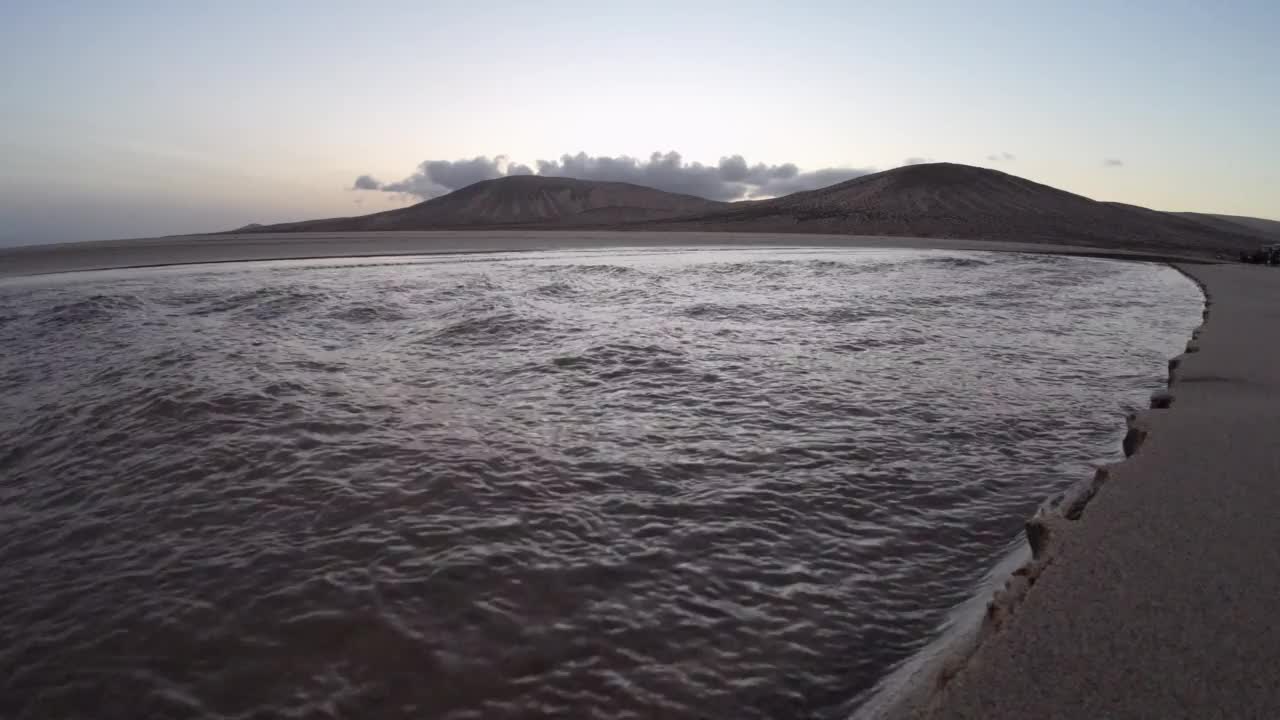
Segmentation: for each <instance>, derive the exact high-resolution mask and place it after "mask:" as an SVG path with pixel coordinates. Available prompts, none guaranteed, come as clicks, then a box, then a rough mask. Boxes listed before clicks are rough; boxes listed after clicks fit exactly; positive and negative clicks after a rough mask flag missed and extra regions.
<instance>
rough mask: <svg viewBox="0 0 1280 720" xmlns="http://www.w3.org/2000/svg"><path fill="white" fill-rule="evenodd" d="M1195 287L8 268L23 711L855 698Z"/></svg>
mask: <svg viewBox="0 0 1280 720" xmlns="http://www.w3.org/2000/svg"><path fill="white" fill-rule="evenodd" d="M1202 303H1203V298H1202V297H1201V295H1200V293H1199V291H1198V290H1197V288H1196V287H1195V286H1194V285H1193V284H1192V283H1191V282H1190V281H1188V280H1186V279H1185V278H1184V277H1183V276H1181V275H1180V274H1179V273H1177V272H1176V271H1174V270H1172V269H1170V268H1167V267H1164V266H1159V265H1150V264H1140V263H1129V262H1117V261H1109V260H1096V259H1085V258H1064V257H1055V256H1046V255H1026V254H996V253H977V252H938V251H907V250H865V249H863V250H845V251H841V250H832V249H813V250H806V249H795V248H791V249H785V250H771V249H763V248H750V249H745V248H737V249H735V248H721V249H713V250H709V249H703V250H678V249H662V250H637V251H629V250H623V249H609V250H600V251H574V252H530V253H496V254H473V255H445V256H427V257H415V258H395V259H392V258H388V259H370V258H361V259H358V260H356V259H352V260H310V261H276V262H258V263H232V264H223V265H206V266H185V267H171V268H153V269H136V270H119V271H104V272H91V273H74V274H65V275H51V276H40V277H33V278H21V279H15V280H7V281H3V282H0V348H3V350H2V351H0V637H3V638H4V642H3V643H0V716H3V717H13V718H23V717H30V718H45V717H60V718H75V717H85V718H90V717H92V718H108V717H120V718H142V717H200V718H258V717H293V718H313V717H314V718H324V717H360V718H364V717H369V718H372V717H377V718H398V717H405V718H449V719H462V718H532V717H572V718H654V717H662V718H734V719H743V718H845V717H848V715H849V714H850V713H851V712H853V711H854V710H856V708H857V707H858V706H859V704H860V703H861V702H863V701H864V700H865V699H866V698H867V697H868V695H869V693H871V692H872V691H873V690H874V688H875V687H876V686H877V683H879V682H881V681H882V680H883V679H884V678H885V677H886V676H887V675H888V674H889V673H890V672H891V671H892V670H893V669H894V668H895V667H897V666H898V665H900V664H901V663H902V662H904V661H906V660H907V659H908V658H910V657H911V656H912V654H913V653H915V652H917V651H919V650H920V649H921V648H922V647H924V646H925V645H926V644H927V643H929V642H930V641H931V640H932V639H934V638H935V637H936V635H937V633H938V631H939V628H940V626H941V625H942V624H943V623H944V622H945V620H946V619H947V617H948V613H949V612H950V611H951V610H952V609H953V608H955V607H957V606H959V605H960V604H962V603H964V602H965V601H966V600H968V599H970V598H971V597H973V596H974V593H975V592H978V590H979V587H980V583H981V582H982V580H983V578H984V576H985V575H986V573H987V572H988V571H989V570H990V568H992V567H993V566H994V565H996V564H997V563H998V562H999V561H1000V559H1001V558H1003V557H1006V556H1007V555H1008V554H1009V553H1010V552H1011V551H1012V550H1013V549H1014V548H1016V547H1018V545H1019V544H1020V543H1022V542H1023V540H1022V537H1021V532H1022V526H1023V522H1024V520H1025V519H1026V518H1027V517H1028V516H1029V515H1030V514H1031V513H1032V512H1033V511H1034V510H1035V508H1036V507H1037V506H1038V505H1039V504H1040V503H1041V502H1042V501H1043V500H1044V499H1045V498H1046V497H1049V496H1051V495H1053V494H1054V493H1056V492H1058V491H1060V490H1062V489H1064V488H1065V487H1067V486H1069V485H1071V484H1072V483H1074V482H1077V481H1080V480H1083V479H1086V478H1088V477H1089V476H1091V474H1092V469H1093V468H1094V467H1095V466H1096V465H1098V464H1101V463H1105V462H1109V461H1113V460H1115V459H1118V458H1119V457H1120V440H1121V437H1122V435H1123V430H1124V416H1125V414H1126V413H1129V412H1133V411H1135V410H1138V409H1141V408H1143V407H1145V406H1146V404H1147V398H1148V396H1149V395H1150V394H1151V393H1152V392H1153V391H1155V390H1158V389H1160V388H1162V387H1163V384H1164V381H1165V378H1166V362H1167V360H1168V359H1169V358H1170V357H1173V356H1175V355H1177V354H1178V353H1179V352H1180V351H1181V349H1182V347H1183V345H1184V344H1185V343H1186V340H1187V338H1188V336H1189V335H1190V333H1191V330H1192V329H1193V328H1194V327H1195V326H1196V325H1198V324H1199V322H1200V311H1201V308H1202Z"/></svg>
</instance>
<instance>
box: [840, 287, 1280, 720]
mask: <svg viewBox="0 0 1280 720" xmlns="http://www.w3.org/2000/svg"><path fill="white" fill-rule="evenodd" d="M1171 265H1172V267H1174V269H1175V270H1178V271H1179V272H1181V273H1182V274H1183V275H1185V276H1186V277H1188V278H1189V279H1190V280H1191V281H1192V282H1194V283H1195V284H1196V285H1197V286H1198V287H1199V288H1200V290H1201V293H1202V294H1203V295H1204V298H1205V306H1204V310H1203V312H1202V323H1201V325H1200V326H1199V327H1198V328H1196V329H1195V330H1193V332H1192V334H1191V338H1190V339H1189V340H1188V342H1187V345H1186V348H1185V351H1184V352H1183V353H1182V354H1180V355H1178V356H1176V357H1174V358H1172V359H1170V361H1169V376H1168V381H1167V390H1166V391H1163V392H1157V393H1155V394H1154V395H1153V396H1152V398H1151V403H1150V405H1151V407H1150V409H1148V410H1146V411H1143V412H1141V413H1138V414H1137V415H1135V416H1130V417H1129V418H1127V425H1128V431H1127V433H1126V436H1125V441H1124V450H1125V454H1126V458H1125V459H1124V460H1123V461H1121V462H1118V463H1115V464H1112V465H1109V466H1105V467H1104V468H1102V469H1100V470H1099V472H1098V474H1097V475H1095V477H1094V478H1093V479H1092V480H1091V481H1085V483H1083V484H1082V485H1077V486H1076V487H1075V488H1074V489H1073V490H1072V491H1069V492H1068V493H1067V494H1066V495H1065V496H1064V497H1063V498H1061V499H1059V500H1058V502H1057V503H1052V502H1051V504H1050V506H1048V507H1042V509H1041V510H1040V511H1039V512H1037V513H1036V515H1035V516H1034V517H1033V518H1031V519H1030V520H1029V521H1028V523H1027V539H1028V544H1029V545H1031V546H1032V548H1033V556H1032V558H1031V560H1030V561H1029V562H1028V563H1026V564H1025V565H1023V566H1022V567H1021V568H1019V569H1018V570H1017V571H1015V572H1014V573H1013V575H1012V576H1010V577H1009V578H1008V580H1007V582H1006V584H1005V586H1004V587H1003V588H1002V589H1001V590H999V591H998V592H996V593H995V596H994V597H993V598H992V600H991V602H990V604H989V606H988V611H987V614H986V616H985V617H984V618H983V620H982V622H981V626H980V628H979V629H978V630H977V631H976V633H975V635H976V641H975V642H973V643H971V644H968V645H966V646H952V647H951V649H950V650H951V652H950V654H949V655H948V656H947V659H946V662H945V663H942V664H940V665H936V666H935V668H934V669H935V671H936V672H935V673H934V674H933V675H931V676H929V677H926V678H921V680H922V682H920V683H917V684H915V685H913V686H911V687H910V688H907V690H906V692H905V693H904V694H903V695H902V696H901V697H899V698H898V699H897V702H895V703H894V704H893V705H892V707H891V708H889V710H888V711H887V712H885V713H881V714H878V715H866V716H862V715H858V716H855V717H884V718H899V717H910V718H1002V717H1051V718H1082V719H1083V718H1097V717H1277V716H1280V687H1278V686H1277V685H1276V684H1275V682H1274V673H1273V672H1271V671H1270V670H1269V668H1273V667H1275V666H1276V664H1277V662H1280V644H1278V643H1280V629H1278V628H1276V627H1275V623H1274V622H1272V621H1271V618H1272V617H1273V616H1274V598H1275V597H1277V596H1280V578H1278V577H1277V576H1276V574H1275V573H1274V572H1273V571H1274V568H1275V567H1276V566H1277V565H1280V547H1278V546H1277V543H1280V528H1277V527H1275V525H1276V524H1275V523H1274V520H1273V519H1274V517H1275V516H1276V514H1277V513H1280V486H1278V485H1277V483H1276V482H1275V478H1276V477H1277V476H1278V475H1280V443H1278V442H1277V440H1276V437H1277V433H1278V432H1280V411H1278V410H1277V407H1278V406H1280V404H1278V403H1276V402H1275V401H1276V399H1277V398H1276V396H1277V395H1278V394H1280V367H1276V366H1275V363H1274V358H1275V357H1276V355H1277V353H1278V352H1280V338H1273V337H1271V336H1270V335H1267V336H1265V337H1264V336H1262V334H1261V332H1262V331H1263V328H1266V327H1268V323H1271V324H1272V325H1271V327H1274V322H1275V321H1276V319H1277V318H1278V317H1280V273H1276V272H1274V269H1267V268H1253V267H1247V266H1239V265H1236V266H1230V265H1216V266H1210V265H1202V266H1187V265H1185V264H1173V263H1171ZM1211 320H1212V322H1210V321H1211Z"/></svg>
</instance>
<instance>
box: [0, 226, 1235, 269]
mask: <svg viewBox="0 0 1280 720" xmlns="http://www.w3.org/2000/svg"><path fill="white" fill-rule="evenodd" d="M716 247H750V248H770V247H777V248H799V247H827V248H868V249H870V248H882V249H904V250H906V249H909V250H956V251H991V252H1024V253H1045V254H1054V255H1068V256H1073V257H1095V258H1102V259H1110V260H1131V261H1139V262H1183V263H1216V262H1219V261H1217V260H1214V259H1213V258H1209V257H1200V256H1183V255H1177V254H1170V253H1160V252H1149V251H1143V250H1136V249H1124V248H1116V249H1107V248H1097V247H1088V246H1081V245H1061V244H1049V243H1030V242H1028V243H1011V242H1002V241H992V240H956V239H948V238H924V237H898V236H878V235H821V234H802V233H731V232H679V231H661V232H656V231H655V232H641V231H564V232H551V231H545V230H544V231H484V230H465V231H423V232H378V233H288V234H248V235H219V236H205V235H178V236H171V237H161V238H142V239H136V240H102V241H95V242H86V243H67V244H55V245H24V246H20V247H14V248H0V278H6V277H24V276H32V275H48V274H60V273H68V272H84V271H93V270H124V269H135V268H136V269H142V268H150V267H167V266H171V265H200V264H214V263H232V262H249V261H260V260H320V259H331V258H373V257H408V256H415V255H422V256H426V255H449V254H475V253H503V252H530V251H557V250H558V251H565V250H589V249H621V248H691V249H697V248H703V249H708V248H716Z"/></svg>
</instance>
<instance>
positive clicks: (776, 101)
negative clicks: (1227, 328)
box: [0, 0, 1280, 245]
mask: <svg viewBox="0 0 1280 720" xmlns="http://www.w3.org/2000/svg"><path fill="white" fill-rule="evenodd" d="M1277 37H1280V3H1278V2H1275V1H1274V0H1258V1H1256V2H1255V1H1244V0H1239V1H1236V2H1232V1H1230V0H1226V1H1224V2H1220V3H1203V2H1182V1H1181V0H1161V1H1159V2H1150V1H1148V0H1135V1H1133V2H1126V3H1123V4H1122V3H1114V2H1088V1H1085V0H1080V1H1075V2H1060V1H1059V2H1040V1H1038V0H1020V1H1018V2H983V1H982V0H974V1H973V2H967V3H956V2H950V1H946V2H943V1H938V2H910V3H908V2H904V3H885V2H858V1H857V0H840V1H838V2H752V1H751V0H737V1H736V2H697V1H696V0H683V1H682V2H663V1H662V0H651V1H650V2H645V3H612V2H607V1H606V2H601V1H600V0H594V1H593V2H557V1H556V0H544V1H541V2H523V1H521V2H507V1H506V0H490V1H489V2H486V3H473V2H457V3H454V2H423V1H422V0H417V1H415V2H399V1H398V0H383V2H380V3H377V4H364V3H353V2H349V1H344V2H327V1H326V0H309V1H307V2H271V1H270V0H258V1H255V2H241V1H239V0H223V1H222V2H217V3H195V2H185V1H183V2H173V1H172V0H170V1H167V2H113V1H112V0H95V1H92V2H89V1H85V2H81V1H77V0H39V1H33V2H26V1H24V0H4V2H0V131H2V132H0V245H17V244H26V243H39V242H59V241H76V240H92V239H106V238H114V237H138V236H151V235H160V234H173V233H185V232H207V231H216V230H224V229H230V228H234V227H238V226H241V225H244V224H247V223H253V222H257V223H270V222H282V221H288V220H300V219H308V218H316V217H331V216H345V215H356V214H363V213H368V212H375V211H379V210H385V209H389V208H393V207H400V206H403V205H406V204H409V203H412V202H417V201H420V200H421V199H423V198H426V197H431V196H433V195H436V194H440V193H442V192H447V191H448V190H450V189H453V187H455V186H458V184H459V183H462V182H465V181H468V180H471V179H473V178H479V179H483V178H484V177H491V176H495V175H498V174H503V173H506V172H526V171H528V172H539V171H544V172H548V173H550V172H555V173H561V174H577V175H579V176H584V177H606V178H609V179H617V178H637V179H642V180H643V179H648V180H649V181H650V182H654V183H666V184H667V186H666V187H663V189H669V190H677V191H697V192H700V193H703V194H708V195H716V196H717V197H716V199H738V198H745V197H763V196H767V195H771V194H783V193H785V192H790V191H793V190H794V189H803V188H805V187H809V186H813V185H816V184H826V183H827V182H828V181H830V182H834V181H836V180H838V179H843V178H846V177H852V176H855V175H857V174H859V173H863V172H868V171H871V170H884V169H889V168H892V167H896V166H900V165H903V164H906V163H909V162H918V161H929V160H936V161H949V162H960V163H967V164H971V165H981V166H987V167H993V168H997V169H999V170H1003V171H1005V172H1009V173H1013V174H1015V175H1020V176H1023V177H1027V178H1030V179H1033V180H1036V181H1038V182H1043V183H1046V184H1049V185H1053V186H1056V187H1060V188H1063V189H1066V190H1070V191H1072V192H1077V193H1080V194H1083V195H1087V196H1089V197H1093V198H1097V199H1105V200H1116V201H1121V202H1128V203H1134V204H1139V205H1145V206H1148V207H1153V208H1156V209H1161V210H1196V211H1203V212H1218V213H1229V214H1240V215H1254V216H1259V217H1268V218H1273V219H1280V42H1276V40H1275V39H1276V38H1277ZM458 161H462V162H458Z"/></svg>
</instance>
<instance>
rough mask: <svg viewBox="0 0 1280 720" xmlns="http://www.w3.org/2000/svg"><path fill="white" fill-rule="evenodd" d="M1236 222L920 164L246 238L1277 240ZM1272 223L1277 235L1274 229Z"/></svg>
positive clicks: (395, 213)
mask: <svg viewBox="0 0 1280 720" xmlns="http://www.w3.org/2000/svg"><path fill="white" fill-rule="evenodd" d="M1209 218H1212V220H1210V219H1209ZM1241 220H1257V219H1253V218H1234V219H1233V220H1229V219H1225V218H1224V217H1223V216H1208V215H1204V216H1201V215H1200V214H1196V213H1167V212H1162V211H1158V210H1151V209H1148V208H1144V207H1140V206H1136V205H1126V204H1123V203H1112V202H1103V201H1098V200H1093V199H1090V198H1087V197H1085V196H1083V195H1077V194H1075V193H1071V192H1068V191H1066V190H1061V189H1058V188H1054V187H1052V186H1049V185H1044V184H1042V183H1037V182H1035V181H1033V180H1029V179H1026V178H1022V177H1019V176H1016V175H1011V174H1009V173H1004V172H1001V171H999V170H992V169H989V168H980V167H975V166H971V165H961V164H955V163H924V164H918V165H908V166H905V167H900V168H894V169H892V170H885V171H882V172H878V173H872V174H869V175H864V176H861V177H857V178H854V179H852V180H847V181H844V182H841V183H836V184H834V185H830V186H828V187H824V188H818V189H815V190H806V191H801V192H797V193H793V194H790V195H786V196H782V197H778V198H772V199H767V200H751V201H740V202H734V203H725V202H718V201H713V200H707V199H705V198H700V197H697V196H694V195H682V194H678V193H669V192H665V191H662V190H657V189H655V188H650V187H645V186H642V185H634V184H631V183H618V182H594V181H587V180H578V179H573V178H559V177H548V176H539V175H520V176H507V177H503V178H497V179H493V180H485V181H481V182H478V183H475V184H472V185H468V186H466V187H464V188H460V189H458V190H455V191H454V192H451V193H449V194H447V195H442V196H440V197H437V198H432V199H430V200H425V201H423V202H421V203H417V204H415V205H411V206H409V207H405V208H398V209H395V210H388V211H384V212H380V213H374V214H371V215H362V216H355V217H348V218H327V219H319V220H308V221H302V222H296V223H282V224H277V225H264V226H257V227H253V228H252V229H248V230H242V231H241V232H249V233H270V232H365V231H378V230H457V229H481V228H484V229H501V228H512V229H546V230H553V229H565V228H575V229H587V228H590V229H618V230H621V229H645V230H713V231H737V232H809V233H835V234H851V235H891V236H917V237H944V238H959V239H971V240H997V241H1019V242H1042V243H1068V244H1078V245H1086V246H1096V247H1108V248H1115V247H1127V248H1133V249H1144V250H1179V251H1191V252H1198V253H1202V254H1208V253H1216V254H1234V253H1237V252H1240V251H1244V250H1249V249H1256V247H1257V246H1258V245H1259V244H1260V243H1262V242H1265V241H1268V240H1272V239H1273V236H1272V235H1270V234H1269V233H1268V232H1266V229H1267V228H1266V227H1265V226H1257V227H1255V226H1252V225H1250V224H1248V223H1245V222H1241ZM1258 221H1259V222H1260V223H1266V222H1267V221H1262V220H1258ZM1275 225H1276V226H1277V232H1280V223H1275Z"/></svg>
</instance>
